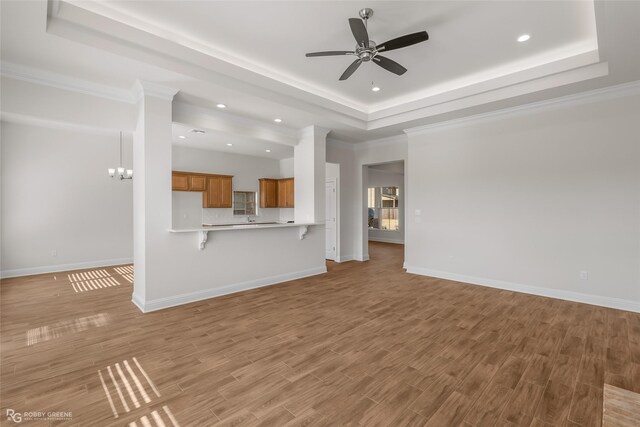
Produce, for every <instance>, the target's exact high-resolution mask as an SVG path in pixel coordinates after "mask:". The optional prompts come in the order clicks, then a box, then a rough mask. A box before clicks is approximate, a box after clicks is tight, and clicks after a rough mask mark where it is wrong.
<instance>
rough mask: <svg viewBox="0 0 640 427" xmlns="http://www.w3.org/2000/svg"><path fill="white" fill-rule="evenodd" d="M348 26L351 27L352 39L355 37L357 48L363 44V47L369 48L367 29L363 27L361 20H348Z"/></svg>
mask: <svg viewBox="0 0 640 427" xmlns="http://www.w3.org/2000/svg"><path fill="white" fill-rule="evenodd" d="M349 26H350V27H351V32H352V33H353V37H355V39H356V42H358V46H362V45H363V44H364V47H369V34H368V33H367V27H365V26H364V22H362V19H358V18H349Z"/></svg>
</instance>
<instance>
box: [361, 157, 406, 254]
mask: <svg viewBox="0 0 640 427" xmlns="http://www.w3.org/2000/svg"><path fill="white" fill-rule="evenodd" d="M367 187H398V189H399V190H400V197H399V199H398V216H399V218H400V220H399V223H398V225H399V228H400V229H399V230H397V231H396V230H376V229H369V230H368V236H369V240H373V241H376V242H387V243H399V244H402V243H404V216H405V215H404V199H405V195H404V174H401V173H393V172H388V171H381V170H377V169H374V168H372V167H369V169H368V171H367Z"/></svg>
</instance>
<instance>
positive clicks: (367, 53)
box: [356, 40, 378, 62]
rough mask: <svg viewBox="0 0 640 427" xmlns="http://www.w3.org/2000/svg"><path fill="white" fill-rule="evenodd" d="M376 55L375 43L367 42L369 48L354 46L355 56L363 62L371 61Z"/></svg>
mask: <svg viewBox="0 0 640 427" xmlns="http://www.w3.org/2000/svg"><path fill="white" fill-rule="evenodd" d="M377 54H378V50H377V49H376V43H375V42H374V41H372V40H369V47H364V46H356V56H357V57H358V58H360V59H361V60H362V61H364V62H367V61H371V60H372V59H373V58H374V57H375V56H376V55H377Z"/></svg>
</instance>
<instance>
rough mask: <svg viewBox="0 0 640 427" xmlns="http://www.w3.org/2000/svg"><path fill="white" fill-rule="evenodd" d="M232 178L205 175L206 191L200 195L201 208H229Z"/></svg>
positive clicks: (230, 204)
mask: <svg viewBox="0 0 640 427" xmlns="http://www.w3.org/2000/svg"><path fill="white" fill-rule="evenodd" d="M232 178H233V177H231V176H228V175H207V189H206V191H205V192H203V193H202V207H204V208H231V207H233V205H232V193H233V186H232Z"/></svg>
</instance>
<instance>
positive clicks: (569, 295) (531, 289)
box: [406, 266, 640, 313]
mask: <svg viewBox="0 0 640 427" xmlns="http://www.w3.org/2000/svg"><path fill="white" fill-rule="evenodd" d="M406 268H407V273H412V274H419V275H421V276H430V277H437V278H439V279H447V280H454V281H456V282H464V283H469V284H472V285H480V286H487V287H490V288H497V289H504V290H507V291H514V292H522V293H525V294H531V295H538V296H543V297H549V298H556V299H562V300H568V301H574V302H581V303H585V304H591V305H598V306H602V307H609V308H615V309H618V310H625V311H633V312H636V313H640V302H636V301H630V300H625V299H621V298H611V297H605V296H600V295H592V294H583V293H580V292H573V291H565V290H561V289H551V288H542V287H539V286H530V285H522V284H519V283H511V282H505V281H502V280H494V279H486V278H482V277H473V276H465V275H462V274H456V273H448V272H445V271H437V270H430V269H428V268H421V267H412V266H407V267H406Z"/></svg>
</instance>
